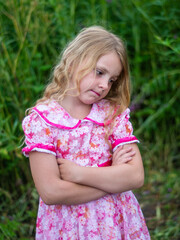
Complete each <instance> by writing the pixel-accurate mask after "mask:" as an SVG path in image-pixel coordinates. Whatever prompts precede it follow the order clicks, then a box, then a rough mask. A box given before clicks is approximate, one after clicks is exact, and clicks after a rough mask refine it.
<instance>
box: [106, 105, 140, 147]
mask: <svg viewBox="0 0 180 240" xmlns="http://www.w3.org/2000/svg"><path fill="white" fill-rule="evenodd" d="M129 118H130V110H129V108H127V109H126V110H125V111H124V112H123V113H121V114H120V115H118V116H117V117H116V119H115V125H114V128H113V132H112V134H111V135H110V136H109V140H110V142H111V144H112V150H113V152H114V151H115V150H116V149H117V147H118V146H120V145H124V144H129V143H134V142H139V140H138V139H137V138H136V137H135V136H134V135H133V127H132V124H131V122H130V121H129Z"/></svg>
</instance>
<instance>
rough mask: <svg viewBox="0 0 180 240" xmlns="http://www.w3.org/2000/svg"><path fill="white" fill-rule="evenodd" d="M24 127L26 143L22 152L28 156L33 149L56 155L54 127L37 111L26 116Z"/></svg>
mask: <svg viewBox="0 0 180 240" xmlns="http://www.w3.org/2000/svg"><path fill="white" fill-rule="evenodd" d="M22 127H23V131H24V134H25V144H26V146H25V147H24V148H23V149H22V152H23V154H24V155H25V156H26V157H28V156H29V152H31V151H38V152H44V153H50V154H53V155H55V156H56V150H55V146H54V141H53V135H52V129H51V128H50V127H49V126H48V125H47V124H46V123H45V122H44V121H43V119H42V118H41V117H40V116H39V115H38V114H37V113H36V112H32V113H31V114H30V115H28V116H27V117H25V118H24V120H23V122H22Z"/></svg>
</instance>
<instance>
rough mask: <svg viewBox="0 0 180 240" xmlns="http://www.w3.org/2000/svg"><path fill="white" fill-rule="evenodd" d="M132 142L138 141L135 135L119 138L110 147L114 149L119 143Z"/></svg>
mask: <svg viewBox="0 0 180 240" xmlns="http://www.w3.org/2000/svg"><path fill="white" fill-rule="evenodd" d="M134 142H139V140H138V139H137V138H136V137H135V136H130V137H125V138H120V139H117V140H116V141H114V142H113V144H112V149H113V150H115V148H117V147H118V146H120V145H124V144H128V143H134Z"/></svg>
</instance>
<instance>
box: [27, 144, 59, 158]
mask: <svg viewBox="0 0 180 240" xmlns="http://www.w3.org/2000/svg"><path fill="white" fill-rule="evenodd" d="M32 151H37V152H44V153H51V154H53V155H55V156H56V149H55V147H54V146H50V145H44V144H35V145H32V146H30V147H24V148H23V149H22V152H23V154H24V155H25V156H26V157H28V156H29V153H30V152H32Z"/></svg>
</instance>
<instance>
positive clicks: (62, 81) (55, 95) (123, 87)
mask: <svg viewBox="0 0 180 240" xmlns="http://www.w3.org/2000/svg"><path fill="white" fill-rule="evenodd" d="M112 51H115V52H116V53H117V54H118V56H119V59H120V61H121V64H122V71H121V73H120V76H119V77H118V79H117V81H115V82H114V83H113V85H112V87H111V89H110V91H109V93H108V95H107V96H106V97H105V99H108V100H109V101H110V103H111V105H113V106H114V105H117V104H118V105H120V108H118V112H117V113H116V114H118V113H120V112H122V111H123V109H124V108H126V107H128V106H129V102H130V79H129V66H128V59H127V53H126V48H125V45H124V43H123V41H122V40H121V39H120V38H119V37H117V36H116V35H114V34H113V33H111V32H109V31H107V30H105V29H104V28H103V27H100V26H92V27H88V28H84V29H82V30H81V31H80V33H79V34H78V35H77V36H76V38H75V39H74V40H73V41H71V42H70V43H69V44H68V45H67V47H66V48H65V49H64V51H63V52H62V54H61V59H60V61H59V62H58V64H57V65H56V66H55V68H54V71H53V75H52V77H51V82H50V84H49V85H48V86H47V87H46V89H45V92H44V95H43V97H42V98H41V99H39V100H38V101H37V104H39V103H41V102H44V101H47V100H49V99H55V100H57V101H61V100H62V99H63V98H64V96H65V95H66V94H67V92H68V90H69V89H70V81H71V78H72V75H73V78H74V80H75V82H76V87H77V89H78V92H80V82H81V80H82V79H83V77H84V76H86V75H87V74H88V73H90V72H91V71H92V70H93V69H95V68H96V64H97V61H98V59H99V58H100V57H101V56H103V55H105V54H107V53H109V52H112ZM84 61H85V62H86V64H82V63H83V62H84ZM81 64H82V67H81V68H80V70H79V71H76V70H77V69H78V67H79V66H81ZM74 73H75V74H74Z"/></svg>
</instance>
